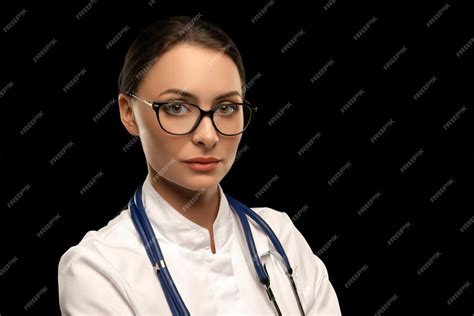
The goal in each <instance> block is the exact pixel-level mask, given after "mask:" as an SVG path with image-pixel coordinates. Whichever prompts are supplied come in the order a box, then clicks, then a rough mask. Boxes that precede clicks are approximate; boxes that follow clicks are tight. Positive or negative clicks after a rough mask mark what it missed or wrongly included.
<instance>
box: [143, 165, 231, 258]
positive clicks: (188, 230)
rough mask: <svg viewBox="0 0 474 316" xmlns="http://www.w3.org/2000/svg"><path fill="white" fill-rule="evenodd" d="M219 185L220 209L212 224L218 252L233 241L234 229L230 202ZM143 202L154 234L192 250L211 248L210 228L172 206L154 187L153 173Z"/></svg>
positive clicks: (208, 250)
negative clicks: (192, 219) (152, 181)
mask: <svg viewBox="0 0 474 316" xmlns="http://www.w3.org/2000/svg"><path fill="white" fill-rule="evenodd" d="M218 187H219V200H220V202H219V210H218V213H217V217H216V219H215V221H214V224H213V232H214V243H215V248H216V253H219V252H220V251H221V249H222V248H224V245H226V243H227V242H229V241H230V237H231V236H232V233H233V225H232V218H231V212H232V211H231V209H230V206H229V202H228V201H227V198H226V196H225V194H224V192H223V190H222V187H221V185H220V184H218ZM142 192H143V200H144V201H143V204H144V207H145V212H146V213H147V215H148V218H149V219H150V223H151V224H152V226H153V230H154V231H155V234H156V235H157V238H159V237H158V236H162V237H163V238H164V239H166V240H167V241H169V242H171V243H173V244H175V245H177V246H179V247H182V248H185V249H188V250H191V251H203V252H209V253H210V252H211V248H210V235H209V231H208V230H207V229H206V228H204V227H202V226H200V225H198V224H196V223H194V222H193V221H191V220H190V219H188V218H186V217H185V216H184V215H182V214H181V213H180V212H178V211H177V210H176V209H175V208H173V207H172V206H171V205H170V204H169V203H168V202H167V201H166V200H165V199H164V198H163V197H162V196H161V195H160V194H159V192H158V191H156V189H155V188H154V187H153V185H152V183H151V175H150V174H148V176H147V177H146V179H145V181H144V183H143V191H142Z"/></svg>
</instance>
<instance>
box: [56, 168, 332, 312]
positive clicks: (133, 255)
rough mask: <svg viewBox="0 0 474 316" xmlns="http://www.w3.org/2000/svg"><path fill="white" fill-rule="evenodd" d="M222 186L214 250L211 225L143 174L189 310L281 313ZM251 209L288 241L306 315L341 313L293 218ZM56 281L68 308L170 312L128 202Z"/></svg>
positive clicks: (270, 263) (283, 279) (66, 260)
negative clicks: (166, 195)
mask: <svg viewBox="0 0 474 316" xmlns="http://www.w3.org/2000/svg"><path fill="white" fill-rule="evenodd" d="M219 191H220V205H219V211H218V214H217V217H216V220H215V222H214V224H213V229H214V242H215V249H216V253H215V254H213V253H212V252H211V249H210V237H209V231H208V230H207V229H205V228H203V227H201V226H199V225H198V224H196V223H194V222H192V221H191V220H189V219H187V218H186V217H185V216H183V215H182V214H181V213H179V212H178V211H177V210H175V209H174V208H173V207H172V206H171V205H170V204H168V203H167V202H166V201H165V200H164V199H163V198H162V197H161V196H160V194H159V193H158V192H157V191H156V190H155V189H154V187H153V186H152V184H151V179H150V176H147V178H146V180H145V181H144V184H143V201H144V206H145V210H146V213H147V215H148V217H149V219H150V222H151V225H152V227H153V230H154V232H155V235H156V237H157V239H158V242H159V245H160V247H161V250H162V252H163V256H164V258H165V261H166V264H167V266H168V269H169V272H170V274H171V276H172V278H173V281H174V283H175V284H176V287H177V289H178V291H179V292H180V294H181V297H182V299H183V301H184V303H185V304H186V306H187V308H188V310H189V312H190V313H191V315H206V316H207V315H275V310H274V307H273V304H272V303H271V302H270V301H269V299H268V296H267V294H266V292H265V289H264V287H263V286H262V284H261V283H260V282H259V280H258V277H257V275H256V272H255V268H254V266H253V263H252V261H251V259H250V255H249V251H248V248H247V243H246V241H245V236H244V235H243V230H242V227H241V224H240V221H239V219H238V217H237V215H236V214H235V213H234V212H233V211H232V210H231V209H230V206H229V203H228V201H227V198H226V197H225V195H224V192H223V191H222V187H221V186H220V185H219ZM252 209H253V210H254V211H255V212H257V213H258V214H259V215H260V216H261V217H262V218H263V219H264V220H265V221H266V222H267V223H268V224H269V225H270V227H271V228H272V229H273V231H274V232H275V234H276V235H277V237H278V238H279V240H280V242H281V243H282V245H283V247H284V249H285V251H286V253H287V256H288V259H289V261H290V264H291V265H292V267H293V270H294V273H293V276H294V279H295V283H296V287H297V289H298V292H299V294H300V297H301V301H302V305H303V308H304V310H305V312H306V315H340V314H341V312H340V308H339V302H338V299H337V296H336V293H335V291H334V289H333V287H332V285H331V283H330V281H329V278H328V272H327V270H326V267H325V265H324V263H323V262H322V261H321V260H320V259H319V258H318V257H317V256H316V255H314V254H313V252H312V250H311V248H310V247H309V245H308V243H307V242H306V240H305V238H304V237H303V236H302V234H301V233H300V232H299V231H298V229H297V228H296V227H295V226H294V224H293V221H292V220H291V219H290V218H289V217H288V215H287V214H286V213H284V212H279V211H276V210H274V209H271V208H268V207H260V208H252ZM249 223H250V227H251V229H252V232H253V236H254V239H255V244H256V247H257V252H258V254H259V256H262V259H261V261H262V264H264V263H265V264H266V268H267V271H268V274H269V277H270V281H271V287H272V290H273V293H274V295H275V297H276V299H277V302H278V304H279V306H280V309H281V311H282V314H283V315H289V314H292V315H299V310H298V306H297V303H296V300H295V297H294V295H293V291H292V289H291V285H290V282H289V280H288V278H287V276H286V274H285V271H284V269H283V268H282V266H281V265H280V263H279V262H278V261H277V260H276V259H275V257H274V256H265V255H264V254H265V253H266V252H267V251H268V250H269V249H274V248H273V244H271V242H270V241H269V239H268V237H267V236H266V234H264V232H263V231H262V230H261V229H260V227H259V226H258V225H257V224H255V223H254V222H253V220H251V219H249ZM58 285H59V302H60V308H61V312H62V314H63V315H171V312H170V309H169V307H168V304H167V301H166V298H165V296H164V293H163V291H162V289H161V285H160V282H159V280H158V278H157V275H156V272H155V271H154V269H153V267H152V265H151V263H150V261H149V258H148V255H147V253H146V251H145V248H144V246H143V243H142V241H141V239H140V236H139V235H138V233H137V231H136V229H135V226H134V225H133V222H132V220H131V217H130V210H129V209H126V210H123V211H122V212H121V213H120V214H119V215H118V216H117V217H115V218H113V219H112V220H111V221H110V222H109V223H108V224H107V225H106V226H104V227H103V228H101V229H100V230H98V231H89V232H87V233H86V234H85V236H84V237H83V239H82V240H81V241H80V242H79V244H78V245H76V246H73V247H71V248H69V249H68V250H67V251H66V252H65V253H64V254H63V256H62V257H61V260H60V262H59V266H58Z"/></svg>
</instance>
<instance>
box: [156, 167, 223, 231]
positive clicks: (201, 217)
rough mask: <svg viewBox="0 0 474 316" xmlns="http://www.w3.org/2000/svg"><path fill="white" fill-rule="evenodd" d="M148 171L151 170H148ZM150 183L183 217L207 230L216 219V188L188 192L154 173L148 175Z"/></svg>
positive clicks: (217, 209) (218, 203)
mask: <svg viewBox="0 0 474 316" xmlns="http://www.w3.org/2000/svg"><path fill="white" fill-rule="evenodd" d="M150 170H153V169H151V168H150ZM150 178H151V183H152V185H153V187H154V188H155V190H156V191H157V192H158V193H159V194H160V195H161V196H162V197H163V198H164V199H165V200H166V202H168V203H169V204H170V205H171V206H172V207H173V208H174V209H176V210H177V211H178V212H179V213H181V214H182V215H183V216H185V217H186V218H188V219H189V220H191V221H193V222H194V223H196V224H198V225H199V226H202V227H204V228H206V229H208V230H209V232H210V233H211V235H212V234H213V231H212V226H213V224H214V221H215V219H216V217H217V213H218V211H219V205H220V191H219V188H218V186H216V187H215V188H212V189H208V190H197V191H196V190H189V189H187V188H184V187H182V186H179V185H177V184H176V183H174V182H171V181H169V180H167V179H165V178H163V177H160V176H158V174H157V173H156V172H155V171H152V173H151V174H150Z"/></svg>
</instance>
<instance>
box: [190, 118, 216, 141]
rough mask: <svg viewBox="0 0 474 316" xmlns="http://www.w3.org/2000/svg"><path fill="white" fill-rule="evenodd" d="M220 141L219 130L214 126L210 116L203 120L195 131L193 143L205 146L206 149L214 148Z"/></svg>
mask: <svg viewBox="0 0 474 316" xmlns="http://www.w3.org/2000/svg"><path fill="white" fill-rule="evenodd" d="M218 140H219V135H218V132H217V130H216V129H215V127H214V124H212V120H211V118H210V117H209V116H205V117H203V118H202V120H201V122H199V125H198V126H197V127H196V129H195V130H194V131H193V142H194V143H195V144H203V145H205V146H206V147H212V146H214V145H215V144H216V143H217V141H218Z"/></svg>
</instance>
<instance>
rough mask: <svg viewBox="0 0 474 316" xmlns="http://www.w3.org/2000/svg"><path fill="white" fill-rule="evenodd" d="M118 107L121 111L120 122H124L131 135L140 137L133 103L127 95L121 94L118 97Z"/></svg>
mask: <svg viewBox="0 0 474 316" xmlns="http://www.w3.org/2000/svg"><path fill="white" fill-rule="evenodd" d="M118 105H119V110H120V120H121V121H122V124H123V126H125V128H126V129H127V131H128V132H129V133H130V134H131V135H133V136H138V135H139V134H140V133H139V129H138V124H137V121H136V120H135V114H134V113H133V108H132V102H131V101H130V99H129V98H128V97H127V96H126V95H125V94H123V93H120V94H119V97H118Z"/></svg>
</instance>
